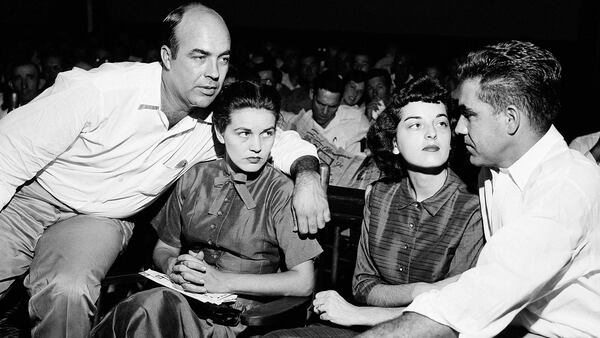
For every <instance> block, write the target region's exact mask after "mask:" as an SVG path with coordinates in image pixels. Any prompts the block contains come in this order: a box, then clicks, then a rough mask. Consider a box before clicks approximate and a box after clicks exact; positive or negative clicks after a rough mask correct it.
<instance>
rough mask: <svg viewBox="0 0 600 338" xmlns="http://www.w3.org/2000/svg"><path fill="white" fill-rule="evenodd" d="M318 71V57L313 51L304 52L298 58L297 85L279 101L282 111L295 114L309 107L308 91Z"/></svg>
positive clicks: (319, 69) (319, 68) (319, 70)
mask: <svg viewBox="0 0 600 338" xmlns="http://www.w3.org/2000/svg"><path fill="white" fill-rule="evenodd" d="M320 72H321V67H320V65H319V59H318V58H317V56H316V55H315V54H314V53H306V54H304V55H303V56H302V57H301V58H300V65H299V72H298V86H297V87H296V88H294V89H292V91H291V93H290V95H288V96H287V97H286V98H285V99H284V100H283V101H282V102H281V108H282V110H283V111H287V112H291V113H294V114H297V113H299V112H300V111H301V110H308V109H310V106H311V97H310V91H311V88H312V87H313V85H314V81H315V79H316V78H317V76H318V75H319V73H320ZM290 75H291V74H290Z"/></svg>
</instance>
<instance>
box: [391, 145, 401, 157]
mask: <svg viewBox="0 0 600 338" xmlns="http://www.w3.org/2000/svg"><path fill="white" fill-rule="evenodd" d="M392 154H394V155H400V150H399V149H398V147H397V146H394V149H392Z"/></svg>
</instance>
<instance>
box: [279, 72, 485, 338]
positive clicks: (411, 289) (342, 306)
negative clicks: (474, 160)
mask: <svg viewBox="0 0 600 338" xmlns="http://www.w3.org/2000/svg"><path fill="white" fill-rule="evenodd" d="M448 107H449V95H448V94H447V91H446V90H445V89H444V88H443V87H442V86H441V85H440V84H439V83H438V82H437V81H436V80H433V79H431V78H428V77H423V78H418V79H415V80H413V81H412V82H410V83H409V84H408V85H407V86H406V87H405V88H404V89H403V90H402V91H400V92H399V93H398V95H397V97H396V98H395V100H394V103H393V104H392V105H391V106H390V107H389V108H388V109H386V111H384V112H383V113H382V115H380V116H379V118H378V119H377V121H376V122H375V124H373V125H372V126H371V129H370V130H369V136H368V139H369V145H370V147H371V148H372V151H373V152H374V154H375V159H376V161H377V162H378V164H379V165H380V167H381V168H380V169H381V170H382V171H383V172H384V175H385V177H384V178H382V179H381V180H379V181H378V182H376V183H374V184H373V185H372V186H371V187H370V188H369V189H367V193H366V203H365V212H364V218H363V227H362V232H361V237H360V241H359V246H358V252H357V258H356V267H355V270H354V278H353V283H352V284H353V285H352V286H353V294H354V297H355V300H356V301H357V302H358V303H360V304H364V305H366V306H355V305H352V304H350V303H349V302H347V301H345V300H344V299H343V298H342V297H341V296H340V295H339V294H338V293H337V292H336V291H333V290H329V291H323V292H319V293H318V294H317V295H316V297H315V299H314V301H313V305H314V311H315V312H316V313H317V314H319V315H320V318H321V319H322V320H326V321H330V322H332V323H334V324H337V325H341V326H348V327H350V326H355V327H354V328H351V329H344V328H334V327H328V326H314V327H309V328H304V329H293V330H286V331H285V332H281V331H279V332H274V333H272V334H271V335H270V336H272V337H277V336H279V337H290V336H297V337H303V336H312V337H317V336H318V337H342V336H352V335H353V334H355V333H356V331H360V330H361V328H360V327H358V326H363V327H364V326H367V327H368V326H373V325H376V324H378V323H381V322H384V321H387V320H389V319H392V318H395V317H397V316H399V315H400V313H401V312H402V311H403V309H404V308H403V306H406V305H408V304H410V303H411V302H412V300H413V299H414V298H415V297H416V296H417V295H419V294H421V293H423V292H425V291H428V290H431V289H438V288H442V287H443V286H445V285H447V284H449V283H452V282H453V281H455V280H456V279H457V278H458V276H459V275H460V274H461V273H462V272H463V271H465V270H467V269H469V268H471V267H472V266H474V265H475V263H476V261H477V257H478V255H479V252H480V250H481V248H482V247H483V242H484V241H483V227H482V223H481V213H480V210H479V200H478V198H477V196H476V195H473V194H470V193H468V192H467V190H466V186H465V184H464V183H463V182H462V180H461V179H460V178H459V177H458V176H456V174H454V172H452V170H451V169H449V168H448V156H449V153H450V143H451V130H450V122H449V113H448ZM308 332H315V334H314V335H310V334H307V333H308Z"/></svg>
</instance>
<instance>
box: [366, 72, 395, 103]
mask: <svg viewBox="0 0 600 338" xmlns="http://www.w3.org/2000/svg"><path fill="white" fill-rule="evenodd" d="M389 92H390V89H389V88H388V86H387V85H386V84H385V81H384V80H383V78H382V77H381V76H377V77H374V78H371V79H369V80H368V81H367V94H369V98H370V99H371V101H375V100H383V101H387V99H388V96H389V94H390V93H389Z"/></svg>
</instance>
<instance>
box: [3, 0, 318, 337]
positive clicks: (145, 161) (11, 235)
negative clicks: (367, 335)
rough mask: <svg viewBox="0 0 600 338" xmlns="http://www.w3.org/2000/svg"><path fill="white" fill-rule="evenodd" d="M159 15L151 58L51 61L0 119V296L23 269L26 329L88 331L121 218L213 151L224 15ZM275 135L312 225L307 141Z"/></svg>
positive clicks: (127, 229)
mask: <svg viewBox="0 0 600 338" xmlns="http://www.w3.org/2000/svg"><path fill="white" fill-rule="evenodd" d="M163 23H164V29H165V31H166V39H165V42H164V45H163V46H162V47H161V63H158V62H156V63H150V64H143V63H107V64H103V65H102V66H101V67H99V68H96V69H93V70H90V71H83V70H81V69H74V70H72V71H69V72H65V73H61V74H60V75H59V76H58V77H57V79H56V82H55V84H54V85H53V86H52V87H50V88H49V89H47V90H46V91H45V92H43V93H42V94H41V95H40V96H38V97H37V98H36V99H35V100H33V101H32V102H30V103H29V104H27V105H25V106H23V107H21V108H19V109H18V110H16V111H15V113H14V114H9V115H8V116H7V117H6V118H4V119H2V121H0V297H1V296H4V294H5V293H6V290H7V288H8V287H9V286H10V284H11V283H12V282H13V281H14V280H15V279H16V278H17V277H18V276H20V275H23V274H25V273H27V271H29V274H28V275H27V277H26V278H25V286H26V287H27V289H28V290H29V292H30V294H31V299H30V302H29V314H30V316H31V319H32V322H33V328H32V336H33V337H77V338H80V337H86V336H88V334H89V330H90V318H91V316H92V315H93V312H94V310H95V306H94V304H95V302H96V300H97V298H98V294H99V288H100V281H101V280H102V279H103V278H104V276H105V274H106V272H107V271H108V269H109V268H110V266H111V265H112V263H113V262H114V260H115V259H116V257H117V255H118V254H119V252H120V251H122V250H123V249H124V248H125V246H126V245H127V242H128V240H129V237H130V236H131V232H132V229H133V223H132V222H130V221H129V220H128V218H129V217H130V216H132V215H134V214H136V213H137V212H139V211H140V210H142V209H144V208H145V207H146V206H148V205H149V204H151V203H152V202H153V201H154V200H156V198H157V197H158V196H159V195H160V194H161V193H162V192H164V191H165V190H166V189H167V188H168V187H169V186H170V185H171V184H172V183H173V182H175V181H176V180H177V178H179V177H181V175H183V173H184V172H185V171H186V170H187V169H188V168H190V167H192V166H193V165H194V164H196V163H198V162H201V161H207V160H212V159H215V158H216V154H215V149H214V145H213V141H212V124H211V119H210V111H208V110H207V107H208V106H209V105H210V104H211V103H212V102H213V100H214V99H215V97H216V96H217V94H218V93H219V91H220V90H221V86H222V84H223V80H224V78H225V75H226V73H227V69H228V65H229V54H230V37H229V32H228V30H227V26H226V25H225V22H224V21H223V19H222V18H221V17H220V16H219V15H218V14H217V13H216V12H215V11H213V10H211V9H209V8H207V7H205V6H202V5H200V4H190V5H186V6H182V7H179V8H177V9H175V10H174V11H173V12H171V13H170V14H169V15H168V16H167V17H166V18H165V20H164V22H163ZM277 135H278V136H277V138H276V140H275V146H274V147H273V151H272V154H273V159H274V162H275V164H276V166H278V167H279V168H280V169H282V170H283V171H285V172H288V173H290V174H292V176H294V177H295V179H296V188H295V192H294V207H295V209H296V213H297V215H298V228H299V231H300V232H305V233H307V232H311V233H314V232H316V231H317V229H318V228H320V227H322V226H323V224H324V223H325V222H326V221H327V220H328V219H329V210H328V207H327V200H326V198H325V194H324V192H323V191H322V189H321V188H320V186H319V176H318V173H317V170H318V160H317V158H316V151H315V149H314V147H313V146H312V145H310V144H308V143H307V142H304V141H302V140H301V139H300V138H299V137H298V135H297V134H295V133H293V132H281V133H279V132H278V133H277ZM290 231H291V227H290Z"/></svg>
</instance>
